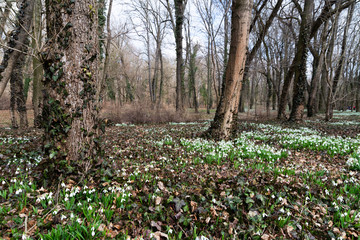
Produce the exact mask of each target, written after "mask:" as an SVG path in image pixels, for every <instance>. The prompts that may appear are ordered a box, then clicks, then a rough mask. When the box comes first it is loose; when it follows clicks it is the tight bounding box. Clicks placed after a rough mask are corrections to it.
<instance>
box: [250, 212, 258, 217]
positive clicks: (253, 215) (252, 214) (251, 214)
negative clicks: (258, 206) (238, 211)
mask: <svg viewBox="0 0 360 240" xmlns="http://www.w3.org/2000/svg"><path fill="white" fill-rule="evenodd" d="M257 215H259V212H258V211H250V212H249V213H248V216H249V217H251V218H252V217H255V216H257Z"/></svg>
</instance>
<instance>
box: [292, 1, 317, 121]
mask: <svg viewBox="0 0 360 240" xmlns="http://www.w3.org/2000/svg"><path fill="white" fill-rule="evenodd" d="M313 8H314V1H313V0H305V3H304V9H303V11H302V13H301V25H300V34H299V40H298V43H297V49H296V56H295V59H296V65H295V79H294V90H293V92H294V97H293V105H292V109H291V114H290V118H289V121H301V120H302V119H303V114H304V107H305V90H306V60H307V55H308V47H309V42H310V33H311V32H310V31H311V19H312V12H313Z"/></svg>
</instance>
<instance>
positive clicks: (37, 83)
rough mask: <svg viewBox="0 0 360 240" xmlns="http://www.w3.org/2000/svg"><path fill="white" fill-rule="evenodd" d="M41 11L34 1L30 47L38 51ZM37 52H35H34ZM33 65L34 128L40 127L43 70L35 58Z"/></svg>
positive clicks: (39, 0)
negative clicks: (32, 32)
mask: <svg viewBox="0 0 360 240" xmlns="http://www.w3.org/2000/svg"><path fill="white" fill-rule="evenodd" d="M41 10H42V4H41V0H36V1H35V6H34V34H33V35H34V38H33V39H32V47H33V49H39V46H40V44H41V39H42V35H41V31H42V27H41ZM36 51H37V50H36ZM32 65H33V69H34V70H33V71H34V73H33V96H32V104H33V108H34V126H35V127H40V126H41V109H42V94H41V92H42V89H43V86H42V78H43V68H42V64H41V62H40V61H39V59H38V58H37V57H33V58H32Z"/></svg>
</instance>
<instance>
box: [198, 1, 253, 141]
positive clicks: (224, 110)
mask: <svg viewBox="0 0 360 240" xmlns="http://www.w3.org/2000/svg"><path fill="white" fill-rule="evenodd" d="M252 5H253V1H252V0H234V1H233V4H232V18H231V24H232V26H231V42H230V53H229V61H228V65H227V68H226V78H225V82H224V85H223V86H224V89H223V91H222V95H221V97H220V102H219V104H218V107H217V109H216V114H215V118H214V121H213V122H212V124H211V126H210V128H209V129H208V131H207V132H206V133H205V134H209V135H210V136H211V137H213V138H221V139H228V138H229V137H230V136H231V133H232V131H233V130H234V129H235V127H236V123H237V114H238V105H239V99H240V98H239V97H240V91H241V84H242V79H243V74H244V69H245V61H246V47H247V45H248V40H249V27H250V22H251V10H252Z"/></svg>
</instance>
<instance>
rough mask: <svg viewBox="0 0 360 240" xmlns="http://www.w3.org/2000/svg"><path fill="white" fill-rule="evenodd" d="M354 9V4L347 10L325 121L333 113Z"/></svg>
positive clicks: (328, 119) (329, 118) (330, 117)
mask: <svg viewBox="0 0 360 240" xmlns="http://www.w3.org/2000/svg"><path fill="white" fill-rule="evenodd" d="M354 8H355V3H353V4H352V5H351V6H350V8H349V9H348V15H347V19H346V25H345V28H344V36H343V40H342V45H341V53H340V60H339V63H338V66H337V68H336V70H335V75H334V78H333V82H332V84H331V89H330V90H329V96H328V103H327V105H328V109H327V111H326V116H325V120H326V121H330V120H331V119H332V117H333V111H334V107H335V95H336V90H337V85H338V83H339V80H340V78H341V75H342V72H343V67H344V62H345V52H346V43H347V36H348V31H349V27H350V23H351V21H352V16H353V13H354Z"/></svg>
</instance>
